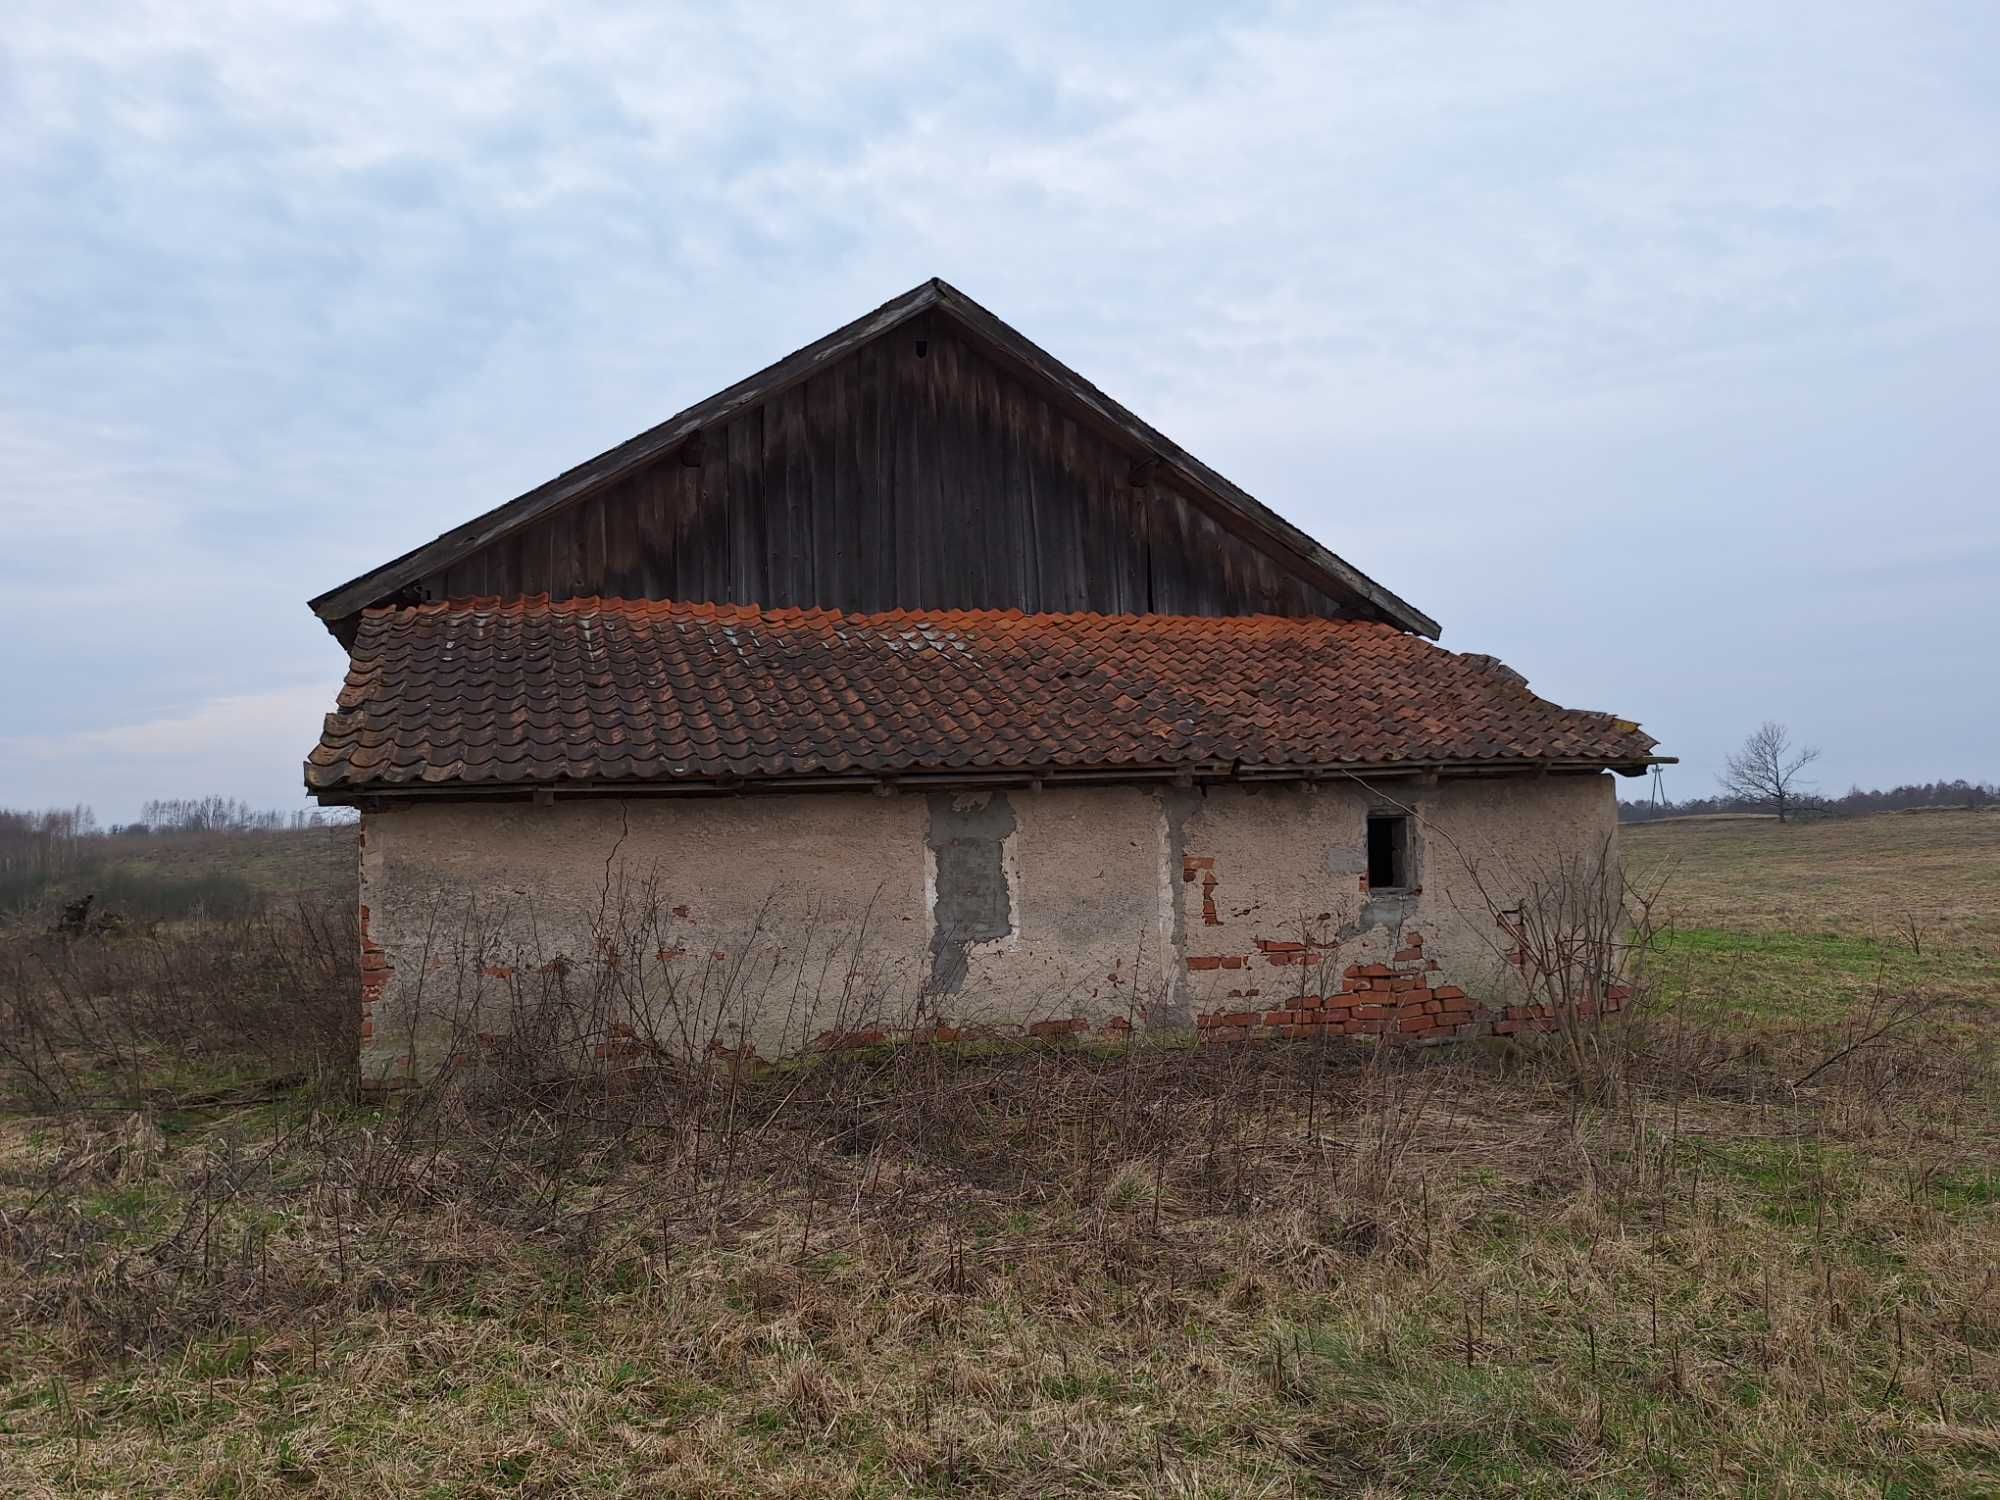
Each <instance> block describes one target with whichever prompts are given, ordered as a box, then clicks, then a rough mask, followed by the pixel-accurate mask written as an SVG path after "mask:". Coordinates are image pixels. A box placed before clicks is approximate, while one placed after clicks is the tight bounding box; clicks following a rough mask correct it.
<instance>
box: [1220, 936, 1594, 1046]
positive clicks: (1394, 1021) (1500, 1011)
mask: <svg viewBox="0 0 2000 1500" xmlns="http://www.w3.org/2000/svg"><path fill="white" fill-rule="evenodd" d="M1258 948H1259V950H1260V951H1261V952H1263V953H1264V955H1265V957H1266V958H1267V959H1269V961H1271V962H1272V963H1278V962H1280V961H1283V962H1286V963H1295V962H1299V963H1303V962H1310V963H1314V964H1317V963H1320V962H1323V961H1324V960H1325V959H1326V958H1329V957H1331V953H1330V951H1327V952H1322V951H1320V950H1317V949H1316V948H1315V947H1314V945H1312V944H1310V943H1266V942H1262V941H1260V942H1259V943H1258ZM1188 966H1189V967H1190V968H1193V967H1195V962H1194V960H1192V959H1190V960H1189V961H1188ZM1209 967H1213V965H1209ZM1517 967H1520V965H1517ZM1437 968H1438V963H1437V960H1436V959H1433V958H1426V957H1425V956H1424V940H1423V937H1422V936H1421V935H1420V934H1416V933H1407V934H1405V935H1404V938H1403V946H1402V947H1401V948H1399V949H1397V950H1396V952H1395V955H1394V957H1393V958H1392V959H1391V960H1390V962H1388V963H1369V964H1360V963H1355V964H1349V965H1348V966H1347V968H1346V970H1345V971H1344V972H1343V973H1342V975H1341V983H1340V992H1339V993H1338V994H1329V995H1299V996H1296V997H1294V998H1292V999H1289V1000H1284V1001H1280V1002H1278V1003H1277V1004H1276V1005H1275V1006H1274V1007H1273V1008H1271V1009H1266V1010H1250V1009H1247V1008H1245V1007H1244V1006H1243V1005H1242V1003H1241V1001H1240V1000H1238V1002H1237V1004H1236V1005H1235V1006H1233V1007H1231V1008H1227V1009H1221V1008H1218V1009H1216V1010H1214V1011H1211V1012H1208V1013H1207V1014H1204V1015H1198V1016H1196V1017H1195V1027H1196V1030H1197V1033H1198V1034H1199V1036H1200V1037H1201V1039H1202V1040H1203V1041H1204V1042H1235V1041H1255V1040H1260V1039H1264V1038H1281V1037H1282V1038H1310V1037H1322V1036H1358V1037H1383V1038H1386V1039H1387V1040H1389V1041H1391V1042H1398V1043H1405V1042H1414V1043H1426V1044H1428V1043H1433V1042H1446V1041H1455V1040H1458V1039H1461V1038H1470V1037H1479V1036H1512V1035H1515V1034H1517V1033H1521V1032H1540V1031H1552V1030H1554V1029H1555V1027H1556V1019H1555V1017H1554V1015H1553V1013H1552V1012H1551V1009H1550V1007H1549V1006H1546V1005H1510V1006H1499V1007H1494V1006H1488V1005H1486V1004H1484V1003H1483V1002H1481V1001H1478V1000H1475V999H1474V998H1473V997H1472V996H1470V995H1468V994H1466V992H1465V991H1464V990H1463V989H1462V988H1460V987H1459V986H1458V985H1455V984H1439V983H1437V982H1436V981H1435V980H1434V979H1433V977H1432V976H1433V975H1434V974H1435V973H1436V971H1437ZM1630 995H1631V990H1630V988H1629V987H1628V986H1625V985H1619V984H1614V985H1610V986H1607V987H1606V989H1605V992H1604V996H1603V998H1602V999H1601V1000H1596V1001H1586V1002H1584V1003H1582V1004H1579V1005H1578V1006H1577V1008H1576V1009H1577V1014H1578V1015H1579V1016H1583V1017H1594V1016H1597V1015H1600V1014H1603V1015H1609V1014H1611V1013H1612V1012H1614V1011H1617V1010H1620V1009H1622V1008H1623V1007H1624V1004H1625V1002H1626V1000H1627V999H1628V998H1630ZM1230 998H1231V999H1236V992H1234V991H1232V992H1231V995H1230Z"/></svg>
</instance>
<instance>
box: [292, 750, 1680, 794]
mask: <svg viewBox="0 0 2000 1500" xmlns="http://www.w3.org/2000/svg"><path fill="white" fill-rule="evenodd" d="M1678 763H1679V761H1678V757H1676V756H1671V755H1647V756H1633V757H1602V756H1581V757H1573V758H1561V759H1543V760H1532V759H1512V760H1499V759H1487V760H1459V761H1448V760H1433V761H1387V762H1381V763H1373V764H1360V763H1354V762H1347V761H1334V762H1327V763H1325V764H1319V765H1271V766H1253V765H1239V764H1230V763H1227V762H1214V763H1206V764H1196V765H1135V766H1003V767H981V768H978V769H965V768H952V767H931V768H923V767H917V768H911V769H906V770H895V771H850V772H838V773H813V772H805V773H801V774H798V775H792V776H742V777H738V776H702V777H685V778H678V777H677V778H671V779H663V778H647V779H638V778H633V779H629V780H627V779H620V778H613V777H579V778H567V777H562V778H554V779H550V780H537V781H513V782H468V781H433V782H354V783H349V782H341V783H336V784H334V785H331V786H317V785H314V784H313V783H312V782H311V781H310V780H308V781H307V782H306V793H307V795H308V796H311V797H313V798H315V799H316V800H317V801H318V802H319V803H320V804H321V805H322V806H327V807H341V806H350V805H353V804H356V803H361V802H399V801H436V800H439V799H458V800H467V801H471V800H480V801H484V800H506V799H519V798H524V797H536V796H540V797H544V798H550V799H554V798H559V797H560V798H575V797H656V796H703V795H707V796H734V795H742V794H745V793H765V792H792V791H870V790H873V791H879V792H883V793H892V792H894V791H896V790H898V789H900V788H905V787H907V788H910V789H913V790H915V789H921V790H925V791H935V790H940V789H947V788H952V787H972V786H992V785H996V784H1003V783H1004V784H1006V785H1010V786H1032V785H1040V784H1044V783H1047V784H1054V785H1070V786H1074V785H1079V784H1084V785H1092V784H1095V785H1111V784H1118V783H1122V782H1134V781H1153V782H1159V781H1165V782H1173V781H1181V782H1190V783H1204V784H1213V783H1217V782H1231V781H1236V782H1249V781H1254V782H1273V781H1314V782H1324V781H1353V782H1359V783H1362V784H1366V783H1368V782H1370V781H1378V780H1402V779H1407V778H1409V777H1412V776H1436V777H1440V778H1444V777H1450V778H1469V777H1478V776H1545V775H1576V774H1596V773H1602V772H1605V771H1614V772H1616V773H1618V774H1619V775H1621V776H1641V775H1644V774H1645V773H1646V771H1647V770H1648V769H1649V768H1650V767H1652V766H1656V765H1676V764H1678Z"/></svg>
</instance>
